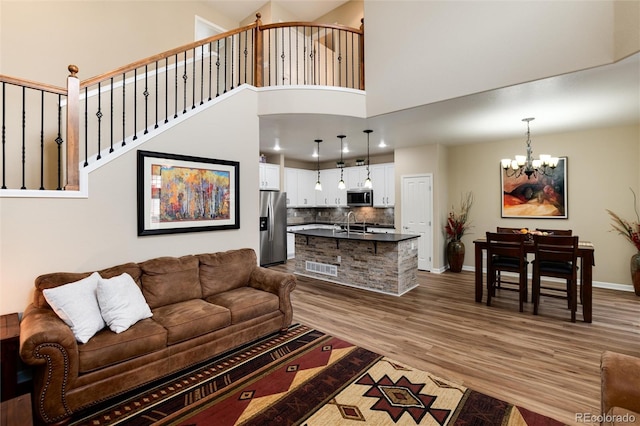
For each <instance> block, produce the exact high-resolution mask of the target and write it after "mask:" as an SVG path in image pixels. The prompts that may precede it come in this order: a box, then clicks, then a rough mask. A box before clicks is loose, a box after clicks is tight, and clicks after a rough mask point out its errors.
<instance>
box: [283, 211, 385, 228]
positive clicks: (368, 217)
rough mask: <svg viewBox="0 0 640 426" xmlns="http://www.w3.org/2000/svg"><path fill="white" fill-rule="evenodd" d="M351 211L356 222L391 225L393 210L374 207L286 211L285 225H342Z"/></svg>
mask: <svg viewBox="0 0 640 426" xmlns="http://www.w3.org/2000/svg"><path fill="white" fill-rule="evenodd" d="M349 211H352V212H353V213H355V215H356V222H359V223H362V222H366V223H372V224H373V223H375V224H380V225H393V223H394V209H393V207H389V208H382V209H381V208H374V207H332V208H313V209H300V208H296V209H294V208H289V209H287V223H288V224H295V223H314V222H316V223H342V222H344V221H345V220H346V219H347V213H349Z"/></svg>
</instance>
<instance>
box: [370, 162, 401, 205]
mask: <svg viewBox="0 0 640 426" xmlns="http://www.w3.org/2000/svg"><path fill="white" fill-rule="evenodd" d="M370 172H371V182H372V184H373V206H374V207H392V206H393V205H394V204H395V202H396V197H395V194H396V186H395V167H394V164H393V163H386V164H374V165H372V166H371V170H370Z"/></svg>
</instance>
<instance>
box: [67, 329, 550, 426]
mask: <svg viewBox="0 0 640 426" xmlns="http://www.w3.org/2000/svg"><path fill="white" fill-rule="evenodd" d="M71 424H72V425H74V426H80V425H87V426H89V425H90V426H106V425H127V426H129V425H132V426H138V425H140V426H147V425H183V426H192V425H194V426H195V425H198V426H205V425H206V426H226V425H256V426H265V425H308V426H312V425H326V426H334V425H360V424H369V425H376V426H378V425H381V426H382V425H479V426H480V425H491V426H493V425H502V426H558V425H561V424H562V423H560V422H558V421H556V420H553V419H551V418H549V417H545V416H543V415H541V414H537V413H534V412H531V411H528V410H526V409H524V408H521V407H517V406H514V405H512V404H508V403H506V402H504V401H501V400H499V399H496V398H492V397H490V396H487V395H484V394H481V393H479V392H475V391H473V390H471V389H467V388H465V387H463V386H461V385H458V384H456V383H453V382H450V381H448V380H444V379H441V378H439V377H436V376H434V375H432V374H429V373H427V372H424V371H420V370H417V369H415V368H411V367H409V366H407V365H404V364H402V363H399V362H396V361H394V360H392V359H389V358H387V357H384V356H381V355H379V354H376V353H374V352H371V351H368V350H366V349H363V348H360V347H357V346H355V345H353V344H351V343H348V342H345V341H344V340H341V339H338V338H336V337H332V336H329V335H327V334H324V333H322V332H319V331H317V330H313V329H311V328H309V327H306V326H304V325H294V326H292V327H291V328H290V329H289V330H288V332H287V333H285V334H278V335H275V336H271V337H268V338H265V339H262V340H260V341H258V342H255V343H253V344H251V345H249V346H246V347H244V348H241V349H239V350H236V351H234V352H231V353H228V354H225V355H223V356H220V357H217V358H215V359H213V360H211V361H210V362H208V363H206V364H204V365H200V366H198V367H197V368H193V369H191V370H190V371H188V372H185V373H183V374H181V375H179V376H176V377H173V378H171V379H169V380H167V381H165V382H164V383H162V384H159V385H156V386H152V387H149V388H147V389H145V390H141V391H139V392H137V393H136V394H133V395H128V397H127V398H126V399H121V400H120V401H118V402H113V403H111V405H109V406H108V407H104V408H102V409H99V410H98V409H95V408H94V409H93V410H92V411H91V412H85V413H84V414H80V415H79V416H75V417H74V419H73V421H72V423H71Z"/></svg>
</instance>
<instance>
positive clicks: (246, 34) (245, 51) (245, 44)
mask: <svg viewBox="0 0 640 426" xmlns="http://www.w3.org/2000/svg"><path fill="white" fill-rule="evenodd" d="M248 38H249V32H248V31H245V32H244V82H245V83H246V82H247V63H248V62H249V60H248V54H249V50H248V49H247V42H248V40H247V39H248Z"/></svg>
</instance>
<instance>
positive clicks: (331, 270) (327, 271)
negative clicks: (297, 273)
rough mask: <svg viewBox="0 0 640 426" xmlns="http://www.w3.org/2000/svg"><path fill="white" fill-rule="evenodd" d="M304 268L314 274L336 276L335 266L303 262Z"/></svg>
mask: <svg viewBox="0 0 640 426" xmlns="http://www.w3.org/2000/svg"><path fill="white" fill-rule="evenodd" d="M305 268H306V270H307V271H309V272H315V273H316V274H322V275H331V276H334V277H337V276H338V267H337V266H336V265H329V264H327V263H318V262H309V261H308V260H307V261H306V262H305Z"/></svg>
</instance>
